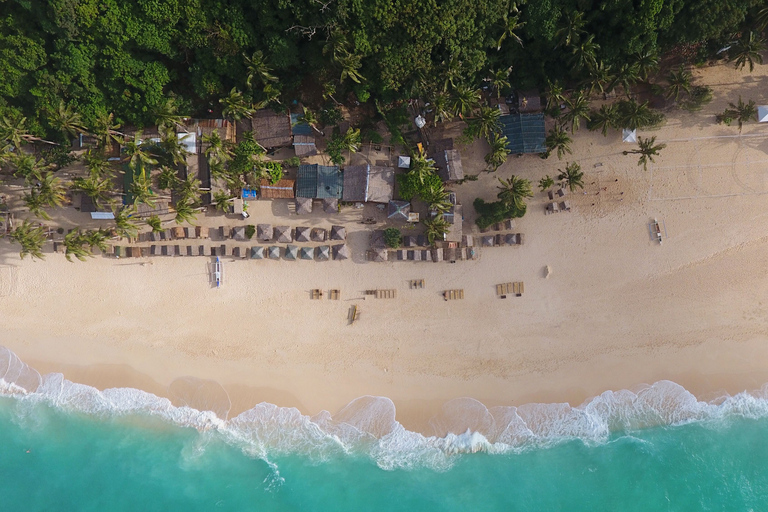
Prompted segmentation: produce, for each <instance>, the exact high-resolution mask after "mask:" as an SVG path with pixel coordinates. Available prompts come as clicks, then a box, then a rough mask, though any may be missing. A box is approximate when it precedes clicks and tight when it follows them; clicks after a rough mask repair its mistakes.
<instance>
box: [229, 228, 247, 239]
mask: <svg viewBox="0 0 768 512" xmlns="http://www.w3.org/2000/svg"><path fill="white" fill-rule="evenodd" d="M232 238H233V239H235V240H237V241H238V242H245V239H246V236H245V226H235V227H234V228H232Z"/></svg>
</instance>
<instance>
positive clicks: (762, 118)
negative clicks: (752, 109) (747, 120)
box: [757, 105, 768, 123]
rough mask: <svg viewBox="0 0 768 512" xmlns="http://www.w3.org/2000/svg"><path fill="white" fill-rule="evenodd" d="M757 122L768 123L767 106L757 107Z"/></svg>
mask: <svg viewBox="0 0 768 512" xmlns="http://www.w3.org/2000/svg"><path fill="white" fill-rule="evenodd" d="M757 122H758V123H768V105H760V106H758V107H757Z"/></svg>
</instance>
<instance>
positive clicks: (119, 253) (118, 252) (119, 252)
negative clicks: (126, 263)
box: [115, 245, 125, 259]
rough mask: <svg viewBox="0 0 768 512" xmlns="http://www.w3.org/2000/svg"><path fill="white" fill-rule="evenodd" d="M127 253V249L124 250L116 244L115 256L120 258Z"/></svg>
mask: <svg viewBox="0 0 768 512" xmlns="http://www.w3.org/2000/svg"><path fill="white" fill-rule="evenodd" d="M124 255H125V251H124V250H123V247H121V246H119V245H116V246H115V258H117V259H120V258H122V257H123V256H124Z"/></svg>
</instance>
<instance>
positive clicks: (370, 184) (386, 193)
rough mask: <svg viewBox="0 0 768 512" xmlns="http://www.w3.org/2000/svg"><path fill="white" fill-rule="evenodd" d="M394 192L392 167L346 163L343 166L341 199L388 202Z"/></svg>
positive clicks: (361, 201)
mask: <svg viewBox="0 0 768 512" xmlns="http://www.w3.org/2000/svg"><path fill="white" fill-rule="evenodd" d="M394 194H395V170H394V169H393V168H392V167H379V166H371V165H368V164H366V165H348V166H347V167H345V168H344V188H343V191H342V200H344V201H347V202H350V203H353V202H355V203H368V202H371V203H388V202H389V201H390V200H391V199H392V198H393V197H394Z"/></svg>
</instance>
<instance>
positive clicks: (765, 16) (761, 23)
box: [755, 7, 768, 32]
mask: <svg viewBox="0 0 768 512" xmlns="http://www.w3.org/2000/svg"><path fill="white" fill-rule="evenodd" d="M755 27H756V28H757V30H759V31H760V32H762V31H763V30H765V27H768V7H763V8H762V9H760V10H759V11H757V16H755Z"/></svg>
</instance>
